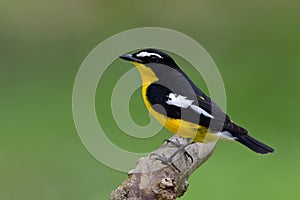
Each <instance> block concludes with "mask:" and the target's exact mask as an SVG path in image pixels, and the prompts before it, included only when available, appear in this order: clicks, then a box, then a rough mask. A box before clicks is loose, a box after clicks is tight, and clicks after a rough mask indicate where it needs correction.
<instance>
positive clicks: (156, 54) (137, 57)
mask: <svg viewBox="0 0 300 200" xmlns="http://www.w3.org/2000/svg"><path fill="white" fill-rule="evenodd" d="M120 58H122V59H124V60H127V61H131V62H137V63H141V64H144V65H149V64H155V63H157V64H162V65H168V66H170V67H177V65H176V63H175V61H174V60H173V59H172V58H171V57H170V56H169V55H168V54H166V53H164V52H162V51H160V50H157V49H144V50H141V51H139V52H137V53H133V54H124V55H122V56H120Z"/></svg>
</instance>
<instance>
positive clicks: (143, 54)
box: [136, 51, 163, 58]
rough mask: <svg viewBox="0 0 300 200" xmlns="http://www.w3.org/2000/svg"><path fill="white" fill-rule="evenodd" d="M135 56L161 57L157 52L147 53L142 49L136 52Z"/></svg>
mask: <svg viewBox="0 0 300 200" xmlns="http://www.w3.org/2000/svg"><path fill="white" fill-rule="evenodd" d="M136 56H137V57H150V56H156V57H159V58H163V57H162V56H161V55H159V54H157V53H149V52H146V51H142V52H140V53H138V54H136Z"/></svg>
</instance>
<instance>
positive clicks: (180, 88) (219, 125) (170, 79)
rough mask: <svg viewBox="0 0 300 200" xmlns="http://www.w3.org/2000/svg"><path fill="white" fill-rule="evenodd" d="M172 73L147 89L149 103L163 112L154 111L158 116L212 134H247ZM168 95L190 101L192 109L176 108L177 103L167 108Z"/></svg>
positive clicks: (181, 75) (183, 77)
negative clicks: (200, 126)
mask: <svg viewBox="0 0 300 200" xmlns="http://www.w3.org/2000/svg"><path fill="white" fill-rule="evenodd" d="M171 73H172V74H171V75H170V74H167V75H166V76H165V77H164V78H163V79H160V80H159V81H157V82H155V83H152V84H151V85H150V86H149V87H148V89H147V94H146V95H147V98H148V100H149V101H150V103H151V104H152V105H155V104H159V105H161V106H162V107H163V108H164V111H162V110H157V111H158V112H161V113H163V112H166V114H167V116H168V117H171V118H175V119H183V120H185V121H188V122H191V123H196V124H199V125H202V126H206V127H210V129H211V130H216V131H229V132H230V133H237V134H240V133H241V134H247V131H246V130H245V129H243V128H242V127H240V126H238V125H236V124H234V123H233V122H232V121H231V120H230V118H229V116H228V115H226V114H225V113H224V112H223V111H222V109H221V108H220V107H219V106H218V105H217V104H215V103H214V102H213V101H212V100H211V99H210V98H209V97H208V96H206V95H205V94H204V93H203V92H202V91H201V90H200V89H199V88H198V87H197V86H196V85H195V84H194V83H193V82H192V81H191V80H190V79H189V78H188V77H187V76H186V75H185V74H184V72H182V71H179V72H178V73H176V72H175V73H174V72H171ZM170 94H174V95H177V97H179V96H180V98H183V101H185V100H187V101H189V100H190V101H192V102H193V103H192V104H193V106H192V107H191V106H188V107H184V106H178V105H177V104H176V103H173V104H172V103H171V104H170V101H171V100H170ZM174 98H175V97H174ZM184 98H185V99H184ZM168 102H169V103H168ZM171 102H172V101H171ZM197 107H198V108H197Z"/></svg>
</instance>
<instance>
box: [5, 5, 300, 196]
mask: <svg viewBox="0 0 300 200" xmlns="http://www.w3.org/2000/svg"><path fill="white" fill-rule="evenodd" d="M299 19H300V3H299V2H296V1H292V0H286V1H283V0H281V1H280V0H272V1H271V0H266V1H259V0H253V1H237V0H230V1H208V0H205V1H182V2H180V3H175V2H174V1H147V2H146V1H145V2H143V1H130V2H126V1H124V2H121V1H120V2H114V1H96V0H88V1H83V0H73V1H70V0H59V1H58V0H53V1H37V0H31V1H29V0H24V1H8V0H2V1H1V2H0V25H1V28H0V70H1V71H0V88H1V90H0V91H1V98H0V103H1V115H0V117H1V126H0V137H1V138H0V177H1V178H0V199H3V200H6V199H9V200H10V199H13V200H15V199H24V200H25V199H26V200H27V199H28V200H29V199H30V200H35V199H37V200H40V199H45V200H48V199H49V200H53V199H56V200H59V199H61V200H66V199H72V200H77V199H78V200H96V199H108V198H109V194H110V191H111V190H113V189H115V188H116V187H117V186H118V185H119V184H120V183H121V182H122V181H123V180H125V179H126V177H127V175H126V173H123V172H118V171H115V170H113V169H110V168H109V167H106V166H104V165H103V164H101V163H100V162H99V161H97V160H96V159H94V158H93V157H92V156H91V155H90V154H89V153H88V151H87V150H86V149H85V147H84V146H83V145H82V143H81V142H80V139H79V137H78V135H77V132H76V130H75V126H74V122H73V118H72V99H71V98H72V87H73V82H74V79H75V76H76V72H77V70H78V69H79V66H80V64H81V63H82V61H83V60H84V58H85V57H86V56H87V54H88V53H89V52H90V51H91V50H92V49H93V48H94V47H95V46H96V45H97V44H98V43H99V42H101V41H103V40H104V39H106V38H108V37H110V36H111V35H113V34H116V33H119V32H121V31H125V30H127V29H131V28H136V27H143V26H158V27H166V28H171V29H174V30H177V31H180V32H183V33H185V34H187V35H189V36H190V37H192V38H194V39H195V40H197V41H198V42H199V43H200V44H202V45H203V46H204V47H205V48H206V50H207V51H208V53H209V54H210V55H211V57H212V58H213V59H214V61H215V62H216V64H217V66H218V68H219V70H220V72H221V74H222V76H223V79H224V84H225V87H226V93H227V102H228V103H227V111H228V113H229V115H231V116H232V118H233V120H234V121H235V122H237V123H239V124H241V125H243V126H245V127H247V129H248V130H249V131H250V132H251V133H252V134H253V136H255V137H256V138H259V139H261V140H262V141H264V142H266V143H267V144H269V145H271V146H272V147H274V148H275V149H276V153H275V154H273V155H267V156H260V155H256V154H254V153H252V152H251V151H249V150H248V149H246V148H244V147H242V146H241V145H238V144H232V143H226V142H218V144H217V148H216V151H215V153H214V155H213V156H212V157H211V158H210V159H209V160H208V161H207V162H206V163H205V164H204V165H203V166H202V167H200V168H199V169H198V170H197V171H196V172H195V173H194V174H193V175H192V176H191V177H190V179H189V183H190V187H189V190H188V191H187V192H186V194H185V195H184V196H183V197H182V198H181V199H231V200H234V199H244V200H247V199H249V200H250V199H251V200H252V199H273V200H274V199H299V198H300V191H299V189H298V187H299V184H300V180H299V178H300V172H299V169H300V159H299V154H300V147H299V140H300V133H299V128H298V127H299V126H298V125H299V105H298V103H299V102H300V94H299V83H300V82H299V80H300V68H299V65H300V56H299V52H300V45H299V44H300V37H299V36H300V24H299ZM180 62H184V61H180ZM131 68H132V66H131V65H130V64H128V63H125V62H122V61H120V60H116V61H115V62H114V63H112V65H111V66H110V68H109V69H108V70H107V71H106V72H105V73H106V74H105V77H104V78H103V79H101V81H100V83H99V87H98V90H97V91H98V92H97V95H96V101H97V105H96V107H97V114H98V117H99V121H100V122H101V124H102V125H103V126H104V127H105V129H106V130H108V131H107V132H109V135H108V137H109V138H110V139H111V140H112V141H113V142H114V143H115V144H116V145H118V146H120V147H122V148H124V149H127V150H130V151H136V152H148V151H151V150H154V149H155V148H157V147H158V146H159V145H160V144H161V142H162V140H163V139H165V138H168V137H169V136H171V134H170V133H169V132H167V131H165V130H164V131H162V134H159V135H156V136H155V137H152V138H149V139H135V138H131V137H129V136H127V135H125V134H124V133H122V131H121V130H119V129H118V128H117V127H116V124H115V122H114V121H113V119H112V115H111V111H110V109H109V105H110V101H109V99H110V95H111V91H112V88H113V84H114V83H115V82H116V81H117V80H118V78H119V77H120V76H121V75H122V74H123V73H125V72H126V71H128V70H130V69H131ZM185 71H186V72H187V73H188V74H189V75H191V76H192V78H193V79H194V80H195V77H196V76H194V75H193V73H191V72H192V70H189V69H186V70H185ZM199 80H200V79H199ZM197 81H198V79H197V80H195V82H197ZM197 83H199V84H201V81H199V82H197ZM130 105H131V106H130V109H131V114H132V117H133V119H134V120H135V121H136V122H137V123H139V124H141V125H143V124H147V122H148V121H149V118H148V115H147V111H146V109H145V108H144V105H143V103H142V99H141V96H140V94H139V91H137V92H136V93H135V94H134V95H133V97H132V99H131V104H130ZM108 154H109V152H108ZM134 165H135V163H132V167H134Z"/></svg>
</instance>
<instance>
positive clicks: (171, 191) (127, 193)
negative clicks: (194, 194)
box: [110, 135, 215, 200]
mask: <svg viewBox="0 0 300 200" xmlns="http://www.w3.org/2000/svg"><path fill="white" fill-rule="evenodd" d="M170 140H171V141H174V142H176V140H177V141H179V142H180V143H181V144H183V143H184V142H185V140H184V139H183V138H181V137H178V136H176V135H175V136H173V137H171V138H170ZM214 146H215V143H214V142H211V143H205V144H204V143H193V144H191V145H189V146H187V147H186V151H187V152H188V153H189V154H190V155H191V156H192V157H193V162H192V161H191V159H190V158H188V156H185V155H183V153H178V154H177V155H176V156H175V157H174V158H173V163H174V165H175V166H176V167H177V168H178V169H179V170H180V172H179V171H178V170H176V169H175V168H174V167H172V166H171V165H164V164H162V162H161V161H160V160H157V159H156V158H157V156H155V155H152V156H151V154H149V155H148V156H147V157H142V158H140V159H139V160H138V161H137V164H136V168H135V169H133V170H131V171H129V172H128V179H127V180H125V181H124V182H123V183H122V184H121V185H120V186H119V187H118V188H117V189H116V190H113V191H112V192H111V196H110V199H111V200H135V199H145V200H148V199H149V200H154V199H167V200H171V199H176V198H177V197H180V196H182V195H183V194H184V193H185V191H186V190H187V188H188V182H187V180H188V178H189V176H190V175H191V174H192V173H193V172H194V171H195V170H196V169H197V168H198V167H200V165H202V164H203V163H204V162H205V161H206V160H207V159H208V158H209V157H210V156H211V154H212V153H213V150H214ZM176 149H177V148H176V147H175V146H174V145H173V144H171V143H169V144H167V143H166V142H165V143H164V144H163V145H162V146H161V147H159V148H158V149H157V150H156V151H154V152H152V153H155V154H158V155H164V156H166V157H168V156H170V155H172V153H173V152H175V151H176Z"/></svg>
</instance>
